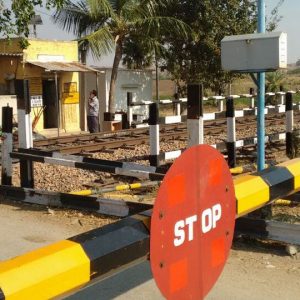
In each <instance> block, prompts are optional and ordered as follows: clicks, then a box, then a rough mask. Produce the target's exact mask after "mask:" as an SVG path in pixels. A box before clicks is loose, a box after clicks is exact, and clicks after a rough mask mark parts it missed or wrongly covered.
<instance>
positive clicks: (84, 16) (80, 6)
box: [54, 0, 188, 113]
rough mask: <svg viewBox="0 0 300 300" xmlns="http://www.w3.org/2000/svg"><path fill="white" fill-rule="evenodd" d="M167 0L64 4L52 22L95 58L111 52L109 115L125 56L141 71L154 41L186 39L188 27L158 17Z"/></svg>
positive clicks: (155, 44)
mask: <svg viewBox="0 0 300 300" xmlns="http://www.w3.org/2000/svg"><path fill="white" fill-rule="evenodd" d="M169 2H170V0H164V1H163V0H140V1H137V0H126V1H125V0H122V1H115V0H79V1H71V0H67V1H66V3H65V5H64V6H63V7H62V8H61V9H59V10H58V11H57V12H56V14H55V16H54V19H55V21H56V22H57V23H58V24H59V25H60V26H61V27H62V28H64V29H66V30H67V31H73V33H75V34H76V35H77V36H78V38H79V41H80V43H81V44H82V43H84V45H85V46H87V47H88V48H89V49H90V50H91V51H92V53H93V55H94V56H96V57H101V56H102V55H103V54H107V53H109V52H112V51H115V57H114V63H113V68H112V77H111V86H110V92H109V111H110V112H111V113H113V112H114V111H115V99H114V97H115V81H116V78H117V72H118V66H119V63H120V61H121V59H122V57H123V55H124V51H126V53H131V55H130V57H129V56H128V57H125V62H126V64H128V65H129V66H131V67H133V68H136V67H145V66H148V65H149V64H150V62H151V58H152V56H153V53H154V52H155V53H156V54H158V53H159V52H160V50H161V48H162V47H161V44H160V41H159V40H158V38H157V37H160V36H164V35H166V34H169V33H173V34H176V35H179V36H181V37H182V38H187V32H188V26H187V25H186V24H185V23H184V22H182V21H180V20H177V19H176V18H174V17H171V16H166V15H163V14H162V11H164V10H165V9H166V7H167V5H168V4H169Z"/></svg>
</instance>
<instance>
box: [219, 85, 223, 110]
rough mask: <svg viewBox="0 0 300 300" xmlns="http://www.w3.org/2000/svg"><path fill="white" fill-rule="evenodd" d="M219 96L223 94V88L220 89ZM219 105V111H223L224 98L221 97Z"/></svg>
mask: <svg viewBox="0 0 300 300" xmlns="http://www.w3.org/2000/svg"><path fill="white" fill-rule="evenodd" d="M219 96H222V90H221V89H220V90H219ZM218 106H219V112H222V111H223V110H224V100H223V99H219V102H218Z"/></svg>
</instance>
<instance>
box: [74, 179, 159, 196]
mask: <svg viewBox="0 0 300 300" xmlns="http://www.w3.org/2000/svg"><path fill="white" fill-rule="evenodd" d="M160 184H161V181H146V182H136V183H131V184H120V185H116V186H113V187H106V188H94V189H87V190H81V191H74V192H70V194H71V195H79V196H90V195H96V194H104V193H109V192H121V191H128V190H136V189H141V188H146V187H147V188H148V187H155V186H159V185H160Z"/></svg>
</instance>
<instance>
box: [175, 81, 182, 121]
mask: <svg viewBox="0 0 300 300" xmlns="http://www.w3.org/2000/svg"><path fill="white" fill-rule="evenodd" d="M174 99H175V114H176V116H180V115H181V103H180V100H179V94H178V88H177V86H176V90H175V94H174Z"/></svg>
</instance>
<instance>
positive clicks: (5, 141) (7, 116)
mask: <svg viewBox="0 0 300 300" xmlns="http://www.w3.org/2000/svg"><path fill="white" fill-rule="evenodd" d="M12 128H13V108H12V107H9V106H6V107H2V148H1V152H2V155H1V165H2V170H1V184H2V185H12V158H11V157H10V153H11V152H12V150H13V135H12Z"/></svg>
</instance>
